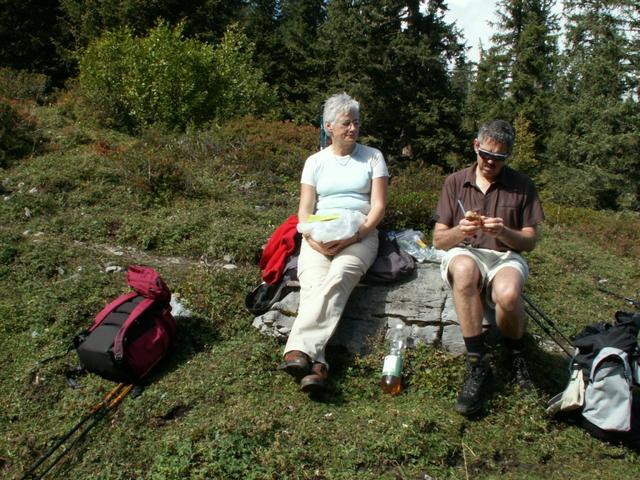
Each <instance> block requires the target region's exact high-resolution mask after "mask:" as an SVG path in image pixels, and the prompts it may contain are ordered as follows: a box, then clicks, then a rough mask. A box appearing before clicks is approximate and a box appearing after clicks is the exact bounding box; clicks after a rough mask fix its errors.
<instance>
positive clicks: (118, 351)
mask: <svg viewBox="0 0 640 480" xmlns="http://www.w3.org/2000/svg"><path fill="white" fill-rule="evenodd" d="M136 295H138V294H137V293H135V292H134V296H136ZM154 302H155V300H154V299H152V298H145V299H144V300H142V301H141V302H140V303H139V304H138V305H136V307H135V308H134V309H133V310H132V311H131V314H130V315H129V317H128V318H127V319H126V320H125V322H124V323H123V324H122V327H120V330H118V334H117V335H116V338H115V339H114V340H113V358H114V360H115V361H116V362H120V361H122V359H123V358H124V345H123V344H124V337H125V335H126V333H127V330H128V329H129V327H130V326H131V324H132V323H133V322H135V321H136V320H137V319H138V317H139V316H140V315H142V313H143V312H144V311H145V310H146V309H147V308H149V307H150V306H151V305H153V303H154Z"/></svg>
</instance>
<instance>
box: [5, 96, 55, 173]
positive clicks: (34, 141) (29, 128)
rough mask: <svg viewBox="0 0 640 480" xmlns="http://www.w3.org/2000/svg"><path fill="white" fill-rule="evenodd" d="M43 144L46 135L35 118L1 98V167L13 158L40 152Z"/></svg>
mask: <svg viewBox="0 0 640 480" xmlns="http://www.w3.org/2000/svg"><path fill="white" fill-rule="evenodd" d="M43 145H44V135H43V134H42V132H41V131H40V130H39V129H38V125H37V123H36V120H35V118H33V117H32V116H30V115H29V114H27V113H25V112H22V111H20V110H19V109H17V108H15V107H14V106H13V105H12V104H10V103H7V102H5V101H3V100H0V168H5V167H7V166H8V165H9V163H10V162H11V160H15V159H17V158H20V157H23V156H24V155H27V154H29V153H34V152H39V151H40V150H41V149H42V147H43Z"/></svg>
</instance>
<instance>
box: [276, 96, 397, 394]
mask: <svg viewBox="0 0 640 480" xmlns="http://www.w3.org/2000/svg"><path fill="white" fill-rule="evenodd" d="M359 118H360V106H359V104H358V102H357V101H355V100H354V99H353V98H351V97H350V96H349V95H347V94H346V93H342V94H338V95H333V96H331V97H329V98H328V99H327V101H326V102H325V105H324V115H323V124H324V128H325V130H326V132H327V133H328V134H329V136H330V137H331V145H330V146H329V147H327V148H325V149H323V150H321V151H320V152H318V153H315V154H314V155H311V156H310V157H309V158H308V159H307V160H306V162H305V165H304V169H303V171H302V179H301V181H300V204H299V207H298V220H299V221H300V222H304V221H306V220H307V218H308V217H309V215H312V214H318V215H324V214H335V213H341V212H344V211H346V210H358V211H360V212H362V213H363V214H364V215H366V217H365V219H364V221H363V223H362V224H361V225H360V227H359V228H358V230H357V232H356V234H355V235H353V236H352V237H351V238H347V239H344V240H336V241H331V242H317V241H315V240H314V239H313V238H311V237H310V236H308V235H306V236H305V237H304V238H303V240H302V246H301V248H300V256H299V258H298V279H299V281H300V307H299V309H298V317H297V318H296V320H295V322H294V324H293V327H292V329H291V333H290V334H289V340H288V342H287V345H286V347H285V350H284V351H285V354H284V361H283V363H282V365H281V366H280V368H281V369H283V370H285V371H286V372H287V373H289V374H290V375H292V376H293V377H295V378H296V379H298V380H300V389H301V390H302V391H305V392H312V391H318V390H323V389H324V388H325V387H326V384H327V379H328V375H329V366H328V364H327V361H326V359H325V347H326V345H327V343H328V341H329V339H330V338H331V336H332V335H333V332H334V331H335V328H336V326H337V325H338V321H339V320H340V316H341V315H342V311H343V310H344V307H345V305H346V303H347V300H348V299H349V295H350V294H351V292H352V291H353V289H354V287H355V286H356V285H357V284H358V282H359V281H360V278H361V277H362V276H363V275H364V274H365V273H366V271H367V269H368V268H369V267H370V266H371V264H372V263H373V261H374V260H375V258H376V256H377V252H378V233H377V230H376V227H377V226H378V224H379V223H380V221H381V220H382V217H383V216H384V211H385V206H386V199H387V185H388V179H389V173H388V171H387V166H386V164H385V161H384V157H383V156H382V153H380V151H379V150H376V149H375V148H370V147H366V146H364V145H361V144H359V143H357V140H358V132H359V127H360V124H359Z"/></svg>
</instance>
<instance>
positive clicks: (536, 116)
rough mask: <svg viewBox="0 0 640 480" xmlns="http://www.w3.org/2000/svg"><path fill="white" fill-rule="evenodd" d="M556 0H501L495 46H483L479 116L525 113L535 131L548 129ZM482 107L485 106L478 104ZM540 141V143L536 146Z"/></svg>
mask: <svg viewBox="0 0 640 480" xmlns="http://www.w3.org/2000/svg"><path fill="white" fill-rule="evenodd" d="M554 4H555V0H499V1H498V3H497V17H498V19H497V21H496V22H495V23H494V24H493V26H494V27H495V28H496V29H497V33H495V34H494V35H493V36H492V43H493V45H492V47H491V48H489V50H488V52H483V56H482V59H481V61H480V63H479V65H478V81H477V85H476V88H475V89H474V94H473V98H472V99H471V101H472V102H476V103H477V104H478V106H476V107H475V109H476V110H477V111H480V112H484V115H483V116H484V117H485V118H482V119H481V120H486V119H488V118H489V117H501V118H504V119H506V120H508V121H514V120H515V119H516V118H517V117H518V116H519V115H522V116H523V117H524V118H525V119H527V121H528V122H529V124H530V128H531V129H532V133H533V134H534V135H535V136H536V137H538V138H542V135H541V134H542V132H544V131H546V130H547V119H548V116H549V111H550V100H549V99H550V92H551V91H552V89H553V81H554V78H555V73H556V67H555V65H556V62H557V35H558V22H557V18H556V17H555V15H553V14H552V11H551V9H552V7H553V5H554ZM479 107H481V108H479ZM541 147H542V145H541V144H540V143H538V145H537V148H538V149H541Z"/></svg>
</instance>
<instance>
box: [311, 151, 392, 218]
mask: <svg viewBox="0 0 640 480" xmlns="http://www.w3.org/2000/svg"><path fill="white" fill-rule="evenodd" d="M388 176H389V171H388V170H387V164H386V163H385V161H384V157H383V156H382V153H381V152H380V150H377V149H375V148H372V147H367V146H365V145H361V144H359V143H356V146H355V148H354V149H353V152H351V155H347V156H345V157H339V156H337V155H334V154H333V151H332V150H331V147H327V148H325V149H324V150H321V151H319V152H318V153H314V154H313V155H311V156H310V157H309V158H307V161H306V162H305V164H304V168H303V170H302V179H301V180H300V183H304V184H306V185H311V186H312V187H314V188H315V189H316V211H315V212H314V213H316V214H318V215H326V214H330V213H339V212H340V211H341V210H358V211H360V212H362V213H363V214H365V215H366V214H368V213H369V210H371V181H372V180H373V179H374V178H379V177H388Z"/></svg>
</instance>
